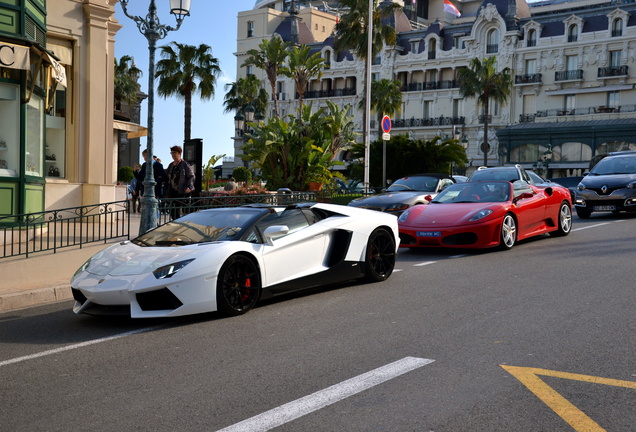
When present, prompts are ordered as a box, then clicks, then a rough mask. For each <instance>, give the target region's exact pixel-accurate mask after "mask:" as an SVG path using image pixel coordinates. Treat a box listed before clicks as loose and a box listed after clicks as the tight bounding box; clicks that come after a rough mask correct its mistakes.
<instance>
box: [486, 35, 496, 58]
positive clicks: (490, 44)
mask: <svg viewBox="0 0 636 432" xmlns="http://www.w3.org/2000/svg"><path fill="white" fill-rule="evenodd" d="M498 51H499V30H497V29H493V30H490V32H488V41H487V45H486V53H487V54H492V53H496V52H498Z"/></svg>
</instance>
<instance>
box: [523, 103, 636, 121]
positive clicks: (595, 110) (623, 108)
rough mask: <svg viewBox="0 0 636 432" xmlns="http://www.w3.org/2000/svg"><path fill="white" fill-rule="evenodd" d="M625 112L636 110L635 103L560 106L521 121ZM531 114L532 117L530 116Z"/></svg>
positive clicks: (541, 111)
mask: <svg viewBox="0 0 636 432" xmlns="http://www.w3.org/2000/svg"><path fill="white" fill-rule="evenodd" d="M626 112H636V104H631V105H619V106H615V107H605V106H602V107H601V106H591V107H582V108H573V109H561V108H552V109H547V110H540V111H537V112H536V114H534V115H531V114H529V115H527V116H525V117H526V121H521V120H520V122H522V123H533V122H534V118H540V117H555V116H580V115H590V114H618V113H626ZM530 116H532V118H530Z"/></svg>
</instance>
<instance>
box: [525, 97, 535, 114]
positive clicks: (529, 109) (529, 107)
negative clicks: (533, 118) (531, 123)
mask: <svg viewBox="0 0 636 432" xmlns="http://www.w3.org/2000/svg"><path fill="white" fill-rule="evenodd" d="M534 113H535V105H534V95H533V94H531V95H524V96H523V114H525V115H529V114H534Z"/></svg>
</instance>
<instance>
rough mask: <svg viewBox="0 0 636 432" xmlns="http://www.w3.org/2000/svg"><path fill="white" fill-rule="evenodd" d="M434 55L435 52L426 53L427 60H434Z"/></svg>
mask: <svg viewBox="0 0 636 432" xmlns="http://www.w3.org/2000/svg"><path fill="white" fill-rule="evenodd" d="M435 53H436V51H429V52H428V59H429V60H435Z"/></svg>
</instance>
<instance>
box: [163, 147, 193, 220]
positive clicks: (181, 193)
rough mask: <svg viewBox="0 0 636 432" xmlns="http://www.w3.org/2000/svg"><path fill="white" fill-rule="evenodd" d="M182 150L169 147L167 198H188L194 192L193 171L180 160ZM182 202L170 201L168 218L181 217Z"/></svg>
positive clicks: (187, 164) (186, 163)
mask: <svg viewBox="0 0 636 432" xmlns="http://www.w3.org/2000/svg"><path fill="white" fill-rule="evenodd" d="M182 151H183V150H182V149H181V147H179V146H173V147H170V156H172V162H170V165H168V168H167V169H166V176H167V183H166V193H167V196H168V198H189V197H190V196H191V194H192V191H193V190H194V171H192V167H191V166H190V164H189V163H188V162H186V161H185V160H183V159H181V153H182ZM184 205H185V203H184V201H183V200H172V203H171V211H170V216H171V217H172V219H177V218H179V217H180V216H181V214H180V213H181V207H183V206H184Z"/></svg>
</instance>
